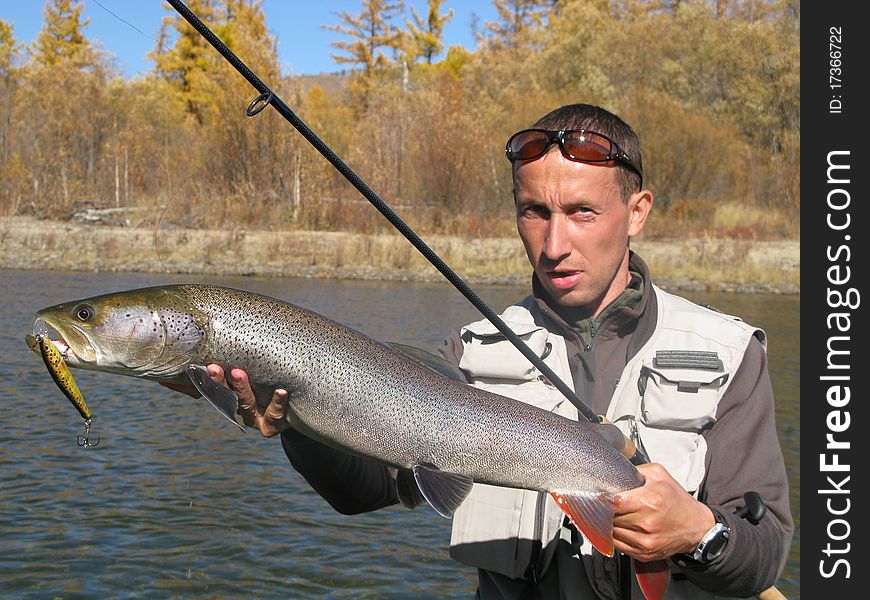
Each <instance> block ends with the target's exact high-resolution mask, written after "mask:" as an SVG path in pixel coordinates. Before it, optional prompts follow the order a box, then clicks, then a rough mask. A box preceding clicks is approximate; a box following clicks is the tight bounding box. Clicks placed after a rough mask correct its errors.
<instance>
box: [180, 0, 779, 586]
mask: <svg viewBox="0 0 870 600" xmlns="http://www.w3.org/2000/svg"><path fill="white" fill-rule="evenodd" d="M167 2H168V3H169V4H170V5H171V6H172V7H173V8H174V9H175V10H176V11H177V12H178V13H179V14H180V15H181V16H182V17H184V19H185V20H186V21H187V22H188V23H190V25H191V26H192V27H193V28H194V29H196V31H197V32H198V33H199V34H200V35H201V36H202V37H203V38H205V40H206V41H207V42H208V43H209V44H211V45H212V47H213V48H214V49H215V50H217V51H218V52H219V53H220V55H221V56H223V57H224V59H226V61H227V62H229V63H230V64H231V65H232V66H233V67H234V68H235V69H236V71H238V72H239V73H240V74H241V75H242V77H244V78H245V79H246V80H247V81H248V83H250V84H251V86H253V88H254V89H256V90H257V91H258V92H260V95H259V96H257V97H256V98H255V99H254V100H253V101H252V102H251V103H250V105H248V108H247V109H246V111H245V114H246V115H247V116H249V117H253V116H255V115H257V114H259V113H260V112H261V111H262V110H263V109H264V108H266V106H269V105H271V106H272V108H274V109H275V110H276V111H278V114H280V115H281V116H282V117H284V119H286V120H287V121H288V122H289V123H290V124H291V125H293V127H295V128H296V130H297V131H299V133H301V134H302V136H303V137H304V138H305V139H306V140H308V142H309V143H310V144H311V145H312V146H314V148H315V149H317V151H318V152H320V154H321V155H323V157H324V158H326V160H328V161H329V162H330V164H332V166H333V167H335V168H336V169H337V170H338V172H339V173H341V174H342V175H343V176H344V177H345V179H347V180H348V181H349V182H350V184H351V185H353V186H354V187H355V188H356V189H357V190H358V191H359V192H360V193H361V194H362V195H363V196H364V197H365V198H366V200H368V201H369V202H370V203H371V204H372V205H373V206H374V207H375V208H376V209H377V210H378V211H379V212H380V213H381V214H382V215H383V216H384V217H385V218H386V219H387V220H388V221H389V222H390V223H391V224H392V225H393V226H394V227H395V228H396V230H398V231H399V233H401V234H402V235H403V236H404V237H405V238H406V239H407V240H408V241H409V242H411V244H412V245H413V246H414V247H415V248H416V249H417V250H418V251H419V252H420V253H421V254H422V255H423V256H424V257H425V258H426V259H427V260H428V261H429V262H430V263H431V264H432V266H434V267H435V268H436V269H438V271H439V272H440V273H441V274H442V275H444V277H445V278H446V279H447V280H448V281H449V282H450V283H451V284H453V287H455V288H456V289H457V290H458V291H459V292H460V293H461V294H462V295H463V296H465V297H466V299H468V301H469V302H471V304H472V305H474V307H475V308H477V310H479V311H480V312H481V314H483V316H485V317H486V318H487V319H488V320H489V322H490V323H492V324H493V325H494V326H495V328H496V329H498V330H499V332H501V333H502V335H504V336H505V338H506V339H507V340H508V341H510V342H511V344H513V346H514V347H515V348H516V349H517V350H519V351H520V353H522V355H523V356H525V357H526V358H527V359H528V360H529V362H531V363H532V365H534V366H535V368H537V369H538V370H539V371H540V372H541V374H542V375H543V376H544V377H546V378H547V379H548V380H549V381H550V383H552V384H553V385H554V386H555V387H556V389H558V390H559V391H560V392H561V393H562V395H563V396H565V398H566V399H567V400H568V401H569V402H571V404H573V405H574V406H575V407H576V408H577V410H578V412H579V413H580V415H582V416H583V417H584V418H585V419H586V420H587V421H589V422H590V423H602V419H601V417H599V416H598V415H596V414H595V413H594V412H593V411H592V409H590V408H589V407H588V406H586V405H585V404H584V403H583V401H582V400H580V397H579V396H577V394H576V393H575V392H574V390H572V389H571V388H570V387H568V385H567V384H566V383H565V382H564V381H562V379H561V378H560V377H559V376H558V375H556V373H554V372H553V370H552V369H551V368H550V367H548V366H547V365H546V364H545V363H544V361H543V359H541V357H539V356H538V355H537V354H535V352H534V351H533V350H532V349H531V348H529V346H528V345H527V344H526V343H525V342H524V341H523V340H522V339H521V338H520V337H519V336H518V335H517V334H516V333H514V332H513V330H512V329H511V328H510V327H508V325H507V324H506V323H505V322H504V321H502V319H501V318H500V317H499V316H498V315H497V314H496V313H495V311H494V310H492V308H490V307H489V305H487V304H486V302H484V301H483V299H482V298H481V297H480V296H478V295H477V293H476V292H475V291H474V290H473V289H471V287H470V286H469V285H468V284H467V283H466V282H465V281H464V280H463V279H462V278H461V277H460V276H459V275H458V274H457V273H456V272H455V271H453V269H451V268H450V267H449V266H448V265H447V263H445V262H444V261H443V260H442V259H441V257H439V256H438V255H437V254H436V253H435V252H434V251H433V250H432V249H431V248H430V247H429V246H428V245H427V244H426V243H425V242H424V241H423V240H422V239H421V238H420V236H418V235H417V234H416V233H415V232H414V230H413V229H411V228H410V227H409V226H408V225H407V224H406V223H405V222H404V221H403V220H402V219H401V218H400V217H399V215H397V214H396V213H395V211H393V209H391V208H390V207H389V205H388V204H387V203H386V202H384V201H383V200H381V198H380V197H379V196H378V195H377V194H376V193H375V192H374V191H373V190H372V189H371V188H370V187H369V186H368V185H367V184H366V183H365V182H364V181H363V180H362V179H360V177H359V176H358V175H357V174H356V173H355V172H354V171H353V170H352V169H351V168H350V167H349V166H347V164H346V163H345V162H344V161H343V160H342V159H341V158H340V157H339V156H338V155H337V154H336V153H335V152H333V151H332V149H331V148H330V147H329V146H327V145H326V143H324V142H323V140H321V139H320V138H319V137H318V136H317V135H316V134H315V133H314V132H313V131H312V130H311V128H309V127H308V125H306V124H305V122H304V121H302V119H300V118H299V117H298V116H297V115H296V114H295V113H294V112H293V111H292V110H291V109H290V107H288V106H287V105H286V104H285V103H284V101H283V100H281V98H279V97H278V96H277V94H275V93H274V92H273V91H272V90H271V89H269V87H268V86H267V85H266V84H265V83H263V81H262V80H261V79H260V78H259V77H257V75H255V74H254V72H253V71H251V70H250V69H249V68H248V67H247V65H245V63H243V62H242V60H241V59H240V58H239V57H238V56H236V55H235V53H234V52H233V51H232V50H230V49H229V48H228V47H227V45H226V44H224V43H223V42H222V41H221V39H220V38H218V37H217V36H216V35H215V34H214V33H213V32H212V31H211V30H210V29H209V28H208V26H206V25H205V23H203V22H202V21H201V20H200V19H199V17H197V16H196V15H195V14H194V13H193V12H192V11H191V10H190V9H189V8H188V7H187V6H186V5H185V4H184V3H183V2H181V0H167ZM599 433H601V434H602V435H604V436H605V437H606V438H607V440H608V441H609V442H610V443H611V444H612V445H614V446H616V447H617V448H620V447H622V448H623V453H624V454H625V453H626V452H628V453H631V452H632V450H633V451H634V454H633V455H631V456H629V457H628V458H629V459H630V460H631V462H632V463H634V464H635V465H639V464H645V463H649V459H648V458H647V457H646V455H645V454H644V452H643V451H642V450H641V449H640V448H638V447H635V445H634V443H633V442H632V441H631V440H629V439H628V438H627V437H625V436H624V435H623V434H622V433H621V431H620V430H619V429H617V428H616V427H615V426H613V425H609V426H608V428H607V430H604V429H599ZM614 436H618V437H614ZM619 438H621V439H619ZM626 449H627V450H626ZM749 493H752V494H755V492H749ZM756 496H757V494H756ZM744 497H746V496H744ZM759 501H760V496H759ZM761 506H762V507H763V503H762V505H761ZM747 508H749V503H748V501H747ZM737 514H738V516H740V517H742V518H746V517H745V516H744V515H743V514H740V511H738V512H737ZM761 514H763V513H761ZM759 518H760V517H759ZM620 561H621V562H622V566H623V568H622V571H624V572H626V574H627V573H629V572H630V567H629V563H628V556H627V555H621V556H620ZM620 583H621V587H622V589H623V590H626V591H628V595H629V596H630V594H631V592H630V590H631V586H630V584H629V583H627V581H621V582H620ZM758 598H760V599H761V600H776V599H782V600H784V599H785V597H784V596H783V595H782V594H780V593H779V590H777V589H776V588H775V587H773V586H771V587H770V588H768V589H767V590H765V591H763V592H762V593H761V594H760V595H759V596H758Z"/></svg>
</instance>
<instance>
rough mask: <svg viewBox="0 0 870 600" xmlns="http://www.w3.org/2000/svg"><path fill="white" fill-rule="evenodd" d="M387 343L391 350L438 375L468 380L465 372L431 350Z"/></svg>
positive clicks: (456, 379) (455, 379) (457, 379)
mask: <svg viewBox="0 0 870 600" xmlns="http://www.w3.org/2000/svg"><path fill="white" fill-rule="evenodd" d="M387 345H388V346H389V347H390V348H392V349H393V350H395V351H397V352H399V353H400V354H402V355H404V356H405V357H406V358H410V359H411V360H413V361H414V362H415V363H417V364H419V365H421V366H423V367H426V368H427V369H429V370H430V371H434V372H436V373H438V374H439V375H443V376H444V377H447V378H448V379H453V380H454V381H459V382H461V383H468V380H467V379H466V378H465V374H464V373H463V372H462V371H461V370H460V369H459V367H457V366H456V365H454V364H453V363H451V362H450V361H448V360H445V359H443V358H441V357H440V356H437V355H435V354H432V353H431V352H427V351H426V350H422V349H420V348H417V347H416V346H409V345H407V344H400V343H399V342H387Z"/></svg>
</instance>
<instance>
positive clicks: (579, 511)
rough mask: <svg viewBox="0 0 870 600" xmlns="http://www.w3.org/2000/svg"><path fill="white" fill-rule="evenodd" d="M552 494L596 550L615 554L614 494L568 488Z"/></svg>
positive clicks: (610, 554) (606, 554) (607, 554)
mask: <svg viewBox="0 0 870 600" xmlns="http://www.w3.org/2000/svg"><path fill="white" fill-rule="evenodd" d="M550 495H551V496H553V499H554V500H555V501H556V504H558V505H559V508H561V509H562V510H563V511H564V512H565V514H567V515H568V518H570V519H571V522H572V523H574V525H575V526H576V527H577V529H579V530H580V532H581V533H582V534H583V535H585V536H586V539H588V540H589V542H590V543H591V544H592V545H593V546H594V547H595V549H596V550H598V551H599V552H600V553H601V554H603V555H605V556H613V496H610V495H608V494H599V493H597V492H575V491H566V490H555V491H552V492H550Z"/></svg>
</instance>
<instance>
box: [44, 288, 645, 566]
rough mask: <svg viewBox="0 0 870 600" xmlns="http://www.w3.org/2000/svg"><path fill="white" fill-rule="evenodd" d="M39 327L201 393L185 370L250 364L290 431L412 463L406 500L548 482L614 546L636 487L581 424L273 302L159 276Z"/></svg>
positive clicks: (53, 312) (630, 471)
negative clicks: (617, 507)
mask: <svg viewBox="0 0 870 600" xmlns="http://www.w3.org/2000/svg"><path fill="white" fill-rule="evenodd" d="M83 307H84V308H86V309H88V310H82V308H83ZM76 315H79V316H82V315H92V316H91V317H90V318H89V319H86V320H81V319H77V316H76ZM40 321H41V322H42V323H39V322H40ZM37 323H39V325H40V326H44V325H48V326H51V327H53V328H55V329H56V330H57V331H58V332H59V333H60V334H61V336H62V337H63V339H64V341H65V342H66V344H68V345H69V348H70V352H69V353H68V355H67V357H66V359H67V362H68V363H69V365H70V366H76V367H82V368H88V369H94V370H100V371H107V372H112V373H120V374H125V375H133V376H137V377H143V378H147V379H156V380H161V381H174V382H183V381H186V380H187V378H188V376H190V377H191V378H192V379H194V383H198V387H200V390H204V391H205V395H206V396H211V395H212V393H211V391H210V388H208V389H204V388H203V387H202V385H201V384H203V383H204V382H202V381H199V382H197V380H196V378H195V377H193V376H192V375H191V373H192V372H193V371H192V369H196V368H199V369H202V371H201V372H204V368H203V367H202V366H203V365H207V364H210V363H217V364H219V365H221V366H222V367H223V368H224V369H225V370H227V369H230V368H240V369H244V370H245V371H247V372H248V375H249V378H250V380H251V382H252V385H253V387H254V390H255V393H256V395H257V398H258V401H259V402H260V403H261V404H266V403H267V402H268V399H269V397H270V396H271V392H272V390H274V389H276V388H283V389H286V390H287V391H288V393H289V411H288V413H289V414H288V420H289V422H290V424H291V425H292V426H293V427H295V428H296V429H298V430H300V431H301V432H303V433H305V434H306V435H309V436H310V437H313V438H315V439H318V440H320V441H322V442H324V443H326V444H328V445H330V446H333V447H335V448H338V449H341V450H344V451H347V452H350V453H354V454H358V455H362V456H366V457H371V458H374V459H377V460H379V461H381V462H383V463H386V464H387V465H390V466H393V467H396V468H398V469H400V472H404V473H413V475H414V477H413V479H411V482H412V484H411V485H413V482H414V481H416V484H417V485H418V486H419V488H420V489H419V490H409V489H408V487H407V485H405V486H404V489H403V486H402V478H401V477H400V482H399V483H400V489H399V494H400V497H401V498H402V500H403V503H405V504H406V505H407V506H412V505H413V504H416V503H417V502H419V501H420V500H425V501H428V502H429V503H430V504H431V505H432V506H433V507H434V508H435V509H436V510H438V511H439V512H441V513H442V514H445V515H449V514H451V513H452V511H453V510H454V509H455V508H456V507H457V506H458V504H459V503H461V501H462V499H464V497H465V496H466V495H467V494H468V492H469V491H470V489H471V483H472V482H478V483H487V484H492V485H499V486H505V487H515V488H525V489H531V490H540V491H546V492H550V493H552V494H553V495H554V497H556V498H557V500H558V501H559V504H560V506H561V507H562V508H563V509H564V510H565V511H566V512H567V513H568V514H569V515H570V516H571V518H572V519H573V520H575V521H577V522H578V526H580V527H581V529H583V530H584V532H586V533H587V534H589V535H590V539H592V540H593V542H594V543H596V545H600V546H601V549H602V551H603V552H605V553H607V554H610V553H611V552H612V548H613V546H612V536H611V523H610V521H611V519H612V514H613V507H612V503H613V498H614V496H615V495H616V494H618V493H619V492H621V491H625V490H628V489H631V488H635V487H637V486H639V485H641V484H642V483H643V480H642V478H641V477H640V475H639V474H638V472H637V470H636V469H635V468H634V466H632V465H631V463H629V462H628V460H627V459H625V458H624V457H623V456H622V455H621V454H620V453H619V452H617V451H616V450H614V449H613V448H612V447H611V446H610V445H609V444H608V443H607V442H605V441H604V440H603V439H602V438H601V437H600V436H599V435H598V434H597V433H596V432H595V430H594V429H593V428H592V427H591V426H589V425H588V424H585V423H582V422H577V421H573V420H570V419H567V418H564V417H561V416H559V415H556V414H554V413H551V412H548V411H545V410H541V409H539V408H537V407H534V406H531V405H529V404H525V403H522V402H519V401H516V400H513V399H510V398H506V397H503V396H499V395H496V394H492V393H489V392H486V391H484V390H480V389H478V388H475V387H472V386H468V385H465V384H463V383H460V382H457V381H454V380H452V379H449V378H447V377H444V376H442V375H439V374H437V373H435V372H433V371H432V370H430V369H428V368H426V367H424V366H422V365H420V364H419V363H417V362H415V361H412V360H409V359H408V358H407V357H406V356H404V355H403V354H400V353H399V352H396V351H395V350H393V349H392V348H390V347H388V346H385V345H383V344H380V343H378V342H376V341H374V340H373V339H371V338H369V337H367V336H365V335H363V334H361V333H359V332H357V331H354V330H352V329H349V328H347V327H345V326H343V325H341V324H340V323H337V322H335V321H333V320H331V319H328V318H326V317H324V316H322V315H320V314H317V313H315V312H312V311H310V310H307V309H304V308H301V307H299V306H295V305H293V304H289V303H286V302H282V301H280V300H276V299H274V298H269V297H266V296H262V295H258V294H253V293H250V292H246V291H241V290H236V289H231V288H223V287H215V286H205V285H178V286H161V287H155V288H143V289H138V290H131V291H128V292H121V293H117V294H109V295H106V296H99V297H95V298H91V299H87V300H81V301H78V302H73V303H65V304H61V305H58V306H55V307H50V308H46V309H44V310H42V311H40V312H39V313H38V315H37ZM207 383H210V381H209V382H207ZM406 483H407V481H406ZM420 493H421V494H420ZM420 496H422V497H420ZM415 497H416V498H417V500H415ZM602 507H604V508H605V510H604V513H603V514H604V515H605V516H603V517H602V516H601V515H602V513H601V509H602ZM590 522H592V524H591V525H590Z"/></svg>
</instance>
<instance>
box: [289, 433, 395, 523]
mask: <svg viewBox="0 0 870 600" xmlns="http://www.w3.org/2000/svg"><path fill="white" fill-rule="evenodd" d="M281 444H282V445H283V446H284V452H285V453H286V454H287V458H289V459H290V464H291V465H292V466H293V468H294V469H296V470H297V471H298V472H299V474H300V475H302V477H304V478H305V480H306V481H307V482H308V483H309V485H311V487H312V488H314V491H315V492H317V493H318V494H320V495H321V496H322V497H323V498H324V499H325V500H326V501H327V502H329V504H330V505H331V506H332V507H333V508H334V509H335V510H337V511H338V512H340V513H342V514H345V515H355V514H359V513H364V512H371V511H373V510H377V509H379V508H383V507H385V506H390V505H392V504H396V503H397V502H398V501H399V500H398V496H397V495H396V470H395V469H391V468H390V467H387V466H386V465H384V464H382V463H379V462H377V461H374V460H371V459H367V458H362V457H360V456H355V455H351V454H347V453H344V452H341V451H340V450H336V449H334V448H331V447H329V446H327V445H325V444H322V443H320V442H318V441H316V440H313V439H311V438H309V437H307V436H305V435H303V434H302V433H300V432H298V431H297V430H295V429H293V428H292V427H290V428H287V429H285V430H284V431H283V432H282V433H281Z"/></svg>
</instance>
